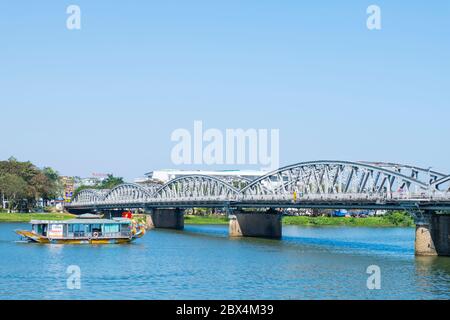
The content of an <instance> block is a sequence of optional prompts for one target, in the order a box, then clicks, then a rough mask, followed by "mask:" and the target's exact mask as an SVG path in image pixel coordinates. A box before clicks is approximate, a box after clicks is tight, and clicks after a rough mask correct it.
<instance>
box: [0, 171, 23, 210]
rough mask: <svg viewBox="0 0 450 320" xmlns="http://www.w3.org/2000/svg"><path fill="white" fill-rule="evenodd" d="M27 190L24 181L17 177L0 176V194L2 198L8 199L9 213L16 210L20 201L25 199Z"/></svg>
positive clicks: (11, 175)
mask: <svg viewBox="0 0 450 320" xmlns="http://www.w3.org/2000/svg"><path fill="white" fill-rule="evenodd" d="M27 188H28V185H27V183H26V181H25V180H24V179H23V178H21V177H19V176H17V175H14V174H10V173H6V174H2V175H0V193H1V194H2V198H4V197H6V199H8V207H7V209H8V210H9V211H11V210H14V209H17V208H18V207H19V206H20V204H21V201H23V200H24V199H25V198H26V197H27ZM2 200H3V199H2ZM2 206H3V201H2ZM3 209H6V208H3Z"/></svg>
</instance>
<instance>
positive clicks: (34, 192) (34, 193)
mask: <svg viewBox="0 0 450 320" xmlns="http://www.w3.org/2000/svg"><path fill="white" fill-rule="evenodd" d="M0 177H1V178H2V189H1V190H0V193H1V194H0V196H1V200H3V199H5V200H8V201H9V202H10V203H12V204H14V205H15V206H16V207H17V205H18V203H19V202H20V203H22V202H23V203H25V204H26V207H27V209H32V208H33V207H35V206H36V203H37V201H38V200H39V199H40V198H43V199H44V200H49V199H53V198H55V197H56V196H57V195H58V194H59V193H60V192H61V185H60V182H59V180H60V179H59V174H58V172H57V171H55V170H53V169H52V168H48V167H47V168H44V169H42V170H41V169H39V168H38V167H36V166H35V165H34V164H32V163H31V162H29V161H27V162H20V161H18V160H17V159H16V158H14V157H11V158H9V159H8V161H0ZM19 189H20V190H19ZM19 198H20V200H18V199H19ZM2 203H3V201H2Z"/></svg>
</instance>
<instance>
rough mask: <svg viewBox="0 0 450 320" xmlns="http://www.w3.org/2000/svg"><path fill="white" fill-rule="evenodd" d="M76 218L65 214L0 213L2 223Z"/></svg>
mask: <svg viewBox="0 0 450 320" xmlns="http://www.w3.org/2000/svg"><path fill="white" fill-rule="evenodd" d="M72 218H74V216H73V215H71V214H63V213H0V222H30V221H31V220H54V221H60V220H68V219H72Z"/></svg>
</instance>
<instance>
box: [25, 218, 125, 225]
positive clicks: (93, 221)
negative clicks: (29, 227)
mask: <svg viewBox="0 0 450 320" xmlns="http://www.w3.org/2000/svg"><path fill="white" fill-rule="evenodd" d="M30 223H31V224H130V223H131V220H130V219H123V218H120V219H71V220H62V221H52V220H32V221H31V222H30Z"/></svg>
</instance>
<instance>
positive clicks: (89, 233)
mask: <svg viewBox="0 0 450 320" xmlns="http://www.w3.org/2000/svg"><path fill="white" fill-rule="evenodd" d="M31 224H32V231H33V232H34V233H35V234H38V235H41V236H43V237H47V238H50V239H105V238H108V239H111V238H128V237H131V235H132V221H131V220H130V219H123V218H117V219H112V220H110V219H83V218H81V219H72V220H67V221H41V220H39V221H38V220H36V221H31Z"/></svg>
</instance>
